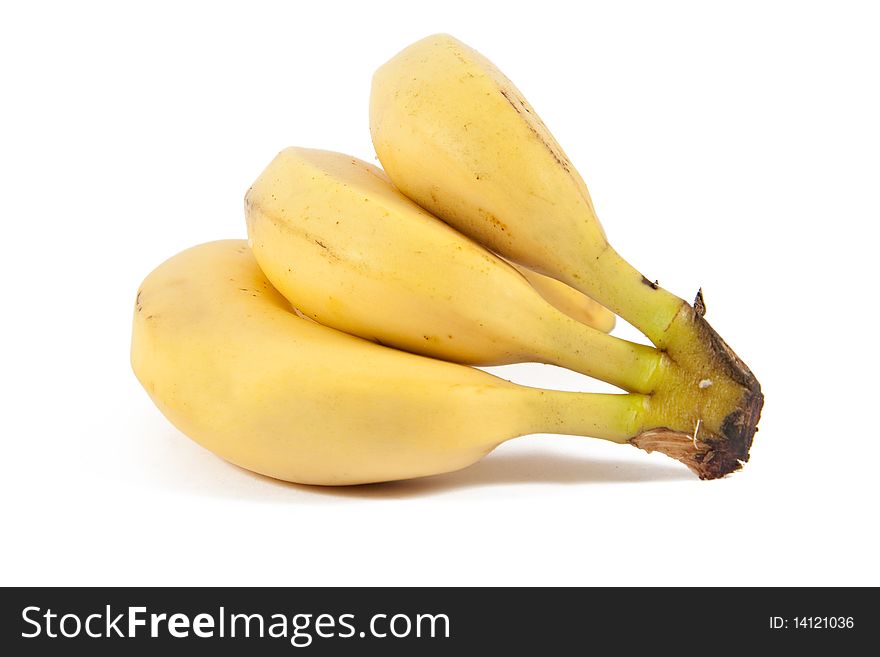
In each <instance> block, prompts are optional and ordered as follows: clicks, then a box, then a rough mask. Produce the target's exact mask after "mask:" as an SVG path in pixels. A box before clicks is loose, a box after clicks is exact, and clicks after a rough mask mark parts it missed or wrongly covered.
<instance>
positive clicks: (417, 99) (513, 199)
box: [370, 35, 763, 474]
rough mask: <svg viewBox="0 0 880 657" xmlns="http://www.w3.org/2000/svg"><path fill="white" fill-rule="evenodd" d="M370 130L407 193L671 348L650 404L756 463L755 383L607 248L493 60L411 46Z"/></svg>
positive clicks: (381, 80) (572, 173) (374, 100)
mask: <svg viewBox="0 0 880 657" xmlns="http://www.w3.org/2000/svg"><path fill="white" fill-rule="evenodd" d="M577 83H578V84H582V81H580V80H578V82H577ZM370 129H371V133H372V137H373V144H374V146H375V148H376V152H377V154H378V156H379V160H380V161H381V163H382V166H383V167H384V169H385V171H386V172H387V174H388V176H389V177H390V178H391V180H392V181H393V183H394V184H395V185H396V186H397V187H398V188H399V189H400V190H401V191H402V192H403V193H404V194H406V195H407V196H409V197H410V198H411V199H413V200H414V201H416V202H417V203H418V204H419V205H421V206H422V207H424V208H425V209H427V210H429V211H430V212H432V213H433V214H435V215H437V216H438V217H440V218H441V219H443V220H444V221H446V222H447V223H448V224H450V225H452V226H454V227H456V228H458V229H459V230H460V231H462V232H463V233H464V234H466V235H468V236H470V237H472V238H473V239H475V240H477V241H478V242H480V243H482V244H484V245H486V246H487V247H489V248H490V249H492V250H493V251H495V252H496V253H499V254H500V255H502V256H504V257H505V258H508V259H510V260H512V261H515V262H518V263H520V264H522V265H525V266H527V267H529V268H531V269H534V270H535V271H538V272H541V273H543V274H546V275H548V276H551V277H553V278H556V279H558V280H560V281H562V282H564V283H566V284H568V285H570V286H572V287H574V288H576V289H578V290H580V291H581V292H583V293H584V294H587V295H589V296H590V297H591V298H593V299H595V300H596V301H598V302H599V303H601V304H602V305H604V306H605V307H607V308H608V309H610V310H612V311H613V312H614V313H616V314H617V315H620V316H621V317H623V318H624V319H626V320H627V321H629V322H630V323H632V324H633V325H635V326H636V328H638V329H639V330H640V331H641V332H642V333H644V334H645V335H646V336H648V338H649V339H650V340H651V341H652V342H653V343H654V344H655V345H657V346H658V347H659V348H661V349H663V350H664V353H665V355H666V357H668V359H669V361H670V363H671V366H670V371H674V373H675V375H674V376H673V377H671V378H669V379H665V380H662V381H659V382H658V384H657V389H656V390H655V391H654V396H655V402H656V403H658V404H660V403H666V404H668V405H669V406H670V408H672V407H674V408H677V409H678V411H679V412H678V414H677V422H676V423H677V424H679V425H682V424H688V423H690V424H691V426H692V427H695V430H698V431H699V433H700V435H701V436H702V439H703V440H705V441H706V442H707V443H709V444H711V445H712V446H713V449H714V450H716V451H718V452H721V451H723V452H724V453H725V454H727V455H728V456H730V457H731V458H732V459H733V461H734V462H736V461H746V460H748V453H749V448H750V446H751V443H752V438H753V436H754V432H755V429H756V426H757V422H758V418H759V416H760V411H761V407H762V406H763V395H762V393H761V387H760V385H759V383H758V381H757V379H756V378H755V376H754V375H753V374H752V373H751V371H750V370H749V369H748V367H746V365H745V364H744V363H743V362H742V361H741V360H740V359H739V358H738V357H737V356H736V354H734V352H733V351H732V350H731V349H730V348H729V347H728V346H727V344H726V343H725V342H724V341H723V340H722V339H721V338H720V336H718V334H717V333H716V332H715V331H714V330H713V329H712V328H711V327H710V326H709V324H708V323H707V322H706V321H705V320H704V319H703V317H702V314H703V310H704V307H703V305H702V303H699V304H698V303H695V306H696V308H695V307H692V306H691V305H690V304H688V303H687V302H685V301H683V300H682V299H680V298H678V297H676V296H675V295H673V294H671V293H670V292H667V291H666V290H664V289H662V288H660V287H659V286H658V285H657V284H656V283H652V282H651V280H650V279H649V278H647V277H645V276H643V275H642V274H641V273H640V272H638V271H637V270H636V269H635V268H633V267H632V266H631V265H630V264H629V263H627V262H626V261H625V260H624V259H623V258H622V257H621V256H620V255H619V254H618V253H617V252H616V251H615V250H614V248H612V247H611V245H610V244H609V243H608V241H607V239H606V237H605V233H604V231H603V229H602V226H601V225H600V223H599V220H598V218H597V217H596V214H595V211H594V209H593V204H592V201H591V199H590V195H589V192H588V190H587V187H586V185H585V183H584V181H583V180H582V179H581V177H580V175H579V174H578V173H577V171H576V170H575V168H574V166H573V165H572V164H571V162H570V161H569V159H568V157H567V156H566V155H565V152H564V151H563V150H562V148H561V147H560V146H559V144H558V143H557V142H556V140H555V139H554V138H553V136H552V135H551V134H550V132H549V130H548V129H547V127H546V126H545V125H544V123H543V122H542V121H541V119H540V118H539V117H538V115H537V113H536V112H535V110H534V108H533V107H532V106H531V105H530V104H529V103H528V102H527V101H526V100H525V98H524V97H523V95H522V94H521V93H520V92H519V90H517V88H516V87H515V86H514V85H513V83H512V82H511V81H510V80H508V79H507V78H506V77H505V76H504V74H502V73H501V72H500V71H499V70H498V69H497V68H496V67H495V66H494V65H493V64H492V63H491V62H489V60H487V59H486V58H485V57H483V56H482V55H480V54H479V53H477V52H476V51H474V50H473V49H471V48H469V47H468V46H466V45H465V44H463V43H461V42H460V41H457V40H456V39H454V38H452V37H450V36H448V35H435V36H432V37H428V38H426V39H424V40H422V41H419V42H417V43H415V44H413V45H411V46H410V47H408V48H406V49H405V50H403V51H402V52H401V53H399V54H398V55H396V56H395V57H394V58H392V59H391V60H390V61H389V62H387V63H386V64H385V65H383V66H382V67H381V68H380V69H379V70H378V71H377V72H376V74H375V76H374V78H373V89H372V95H371V100H370ZM661 400H664V401H661ZM677 430H678V429H677ZM736 467H738V465H737V466H736ZM734 469H735V468H734ZM722 474H723V473H722Z"/></svg>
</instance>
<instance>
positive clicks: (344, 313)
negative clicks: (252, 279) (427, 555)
mask: <svg viewBox="0 0 880 657" xmlns="http://www.w3.org/2000/svg"><path fill="white" fill-rule="evenodd" d="M245 211H246V215H247V223H248V236H249V238H250V243H251V246H252V248H253V251H254V255H255V256H256V259H257V262H258V263H259V264H260V267H261V268H262V270H263V271H264V272H265V274H266V277H267V278H268V279H269V280H270V281H271V282H272V284H273V285H274V286H275V287H276V288H277V289H278V290H279V291H280V292H281V293H282V294H283V295H284V296H285V297H286V298H287V299H289V300H290V301H291V303H293V304H294V305H296V307H297V308H298V309H299V310H300V311H302V312H303V313H305V314H306V315H308V316H309V317H312V318H313V319H315V320H316V321H318V322H321V323H322V324H325V325H328V326H332V327H334V328H337V329H340V330H343V331H345V332H347V333H351V334H353V335H358V336H361V337H364V338H367V339H371V340H375V341H377V342H381V343H382V344H385V345H389V346H393V347H397V348H400V349H405V350H407V351H412V352H415V353H420V354H424V355H428V356H432V357H435V358H442V359H444V360H449V361H453V362H458V363H467V364H475V365H497V364H503V363H514V362H523V361H540V362H544V363H553V364H556V365H560V366H563V367H567V368H570V369H574V370H577V371H579V372H582V373H584V374H587V375H590V376H595V377H597V378H600V379H603V380H605V381H608V382H609V383H612V384H615V385H618V386H620V387H622V388H624V389H626V390H630V391H635V392H649V391H651V390H652V378H653V376H654V375H655V373H656V372H657V371H658V370H659V369H660V367H661V361H662V358H663V357H662V354H661V353H660V352H658V351H657V350H656V349H653V348H651V347H646V346H644V345H639V344H635V343H632V342H627V341H625V340H621V339H619V338H614V337H611V336H609V335H606V334H605V333H603V332H601V331H599V330H596V329H594V328H592V327H590V326H586V325H585V324H582V323H581V322H578V321H576V320H574V319H572V318H571V317H570V316H568V315H566V314H564V313H563V312H561V311H560V310H558V309H557V308H556V307H554V306H553V305H551V304H550V303H548V302H547V301H546V300H545V299H544V298H543V297H542V296H541V295H540V294H538V292H536V291H535V289H534V288H533V287H532V286H531V285H530V284H529V283H528V281H527V280H526V279H525V278H524V277H523V275H522V274H521V273H519V272H518V271H516V270H515V269H514V268H513V267H512V266H510V264H508V263H507V262H505V261H504V260H502V259H501V258H499V257H497V256H495V255H494V254H492V253H490V252H489V251H487V250H486V249H484V248H483V247H482V246H480V245H478V244H476V243H475V242H474V241H472V240H470V239H468V238H467V237H465V236H463V235H462V234H461V233H459V232H457V231H456V230H454V229H452V228H450V227H449V226H448V225H446V224H444V223H443V222H442V221H440V220H439V219H437V218H435V217H433V216H432V215H430V214H429V213H427V212H425V211H424V210H423V209H422V208H420V207H419V206H417V205H416V204H415V203H413V202H412V201H410V200H409V199H408V198H406V197H405V196H403V194H401V193H400V192H399V191H397V189H395V188H394V187H393V186H392V185H391V184H390V183H389V182H388V180H387V178H386V176H385V174H384V173H383V172H382V171H381V170H380V169H377V168H376V167H374V166H372V165H370V164H367V163H366V162H362V161H361V160H358V159H356V158H353V157H351V156H348V155H343V154H340V153H332V152H328V151H319V150H310V149H303V148H288V149H285V150H284V151H282V152H281V153H279V154H278V156H277V157H276V158H275V159H274V160H273V161H272V162H271V163H270V164H269V166H268V167H267V168H266V170H265V171H263V173H262V174H261V175H260V177H259V178H258V179H257V180H256V182H255V183H254V184H253V186H252V187H251V188H250V190H248V193H247V196H246V201H245ZM554 283H555V284H556V285H558V286H560V287H565V286H563V285H562V284H561V283H558V282H557V281H554ZM548 287H549V286H548V285H546V284H545V289H546V288H548ZM556 293H557V296H560V297H563V295H564V293H562V294H560V293H559V292H558V291H557V292H556ZM582 298H583V297H582Z"/></svg>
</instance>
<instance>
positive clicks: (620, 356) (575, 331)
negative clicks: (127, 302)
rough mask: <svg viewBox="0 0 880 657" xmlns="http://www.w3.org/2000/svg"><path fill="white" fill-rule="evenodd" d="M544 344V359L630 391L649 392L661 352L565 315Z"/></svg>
mask: <svg viewBox="0 0 880 657" xmlns="http://www.w3.org/2000/svg"><path fill="white" fill-rule="evenodd" d="M565 319H566V320H567V321H566V322H565V323H564V324H563V325H562V329H563V330H562V331H560V333H559V334H558V335H554V336H553V340H552V341H551V343H550V344H549V345H548V347H547V354H548V356H547V362H549V363H551V364H553V365H559V366H560V367H565V368H567V369H571V370H575V371H578V372H581V373H582V374H586V375H587V376H591V377H593V378H595V379H599V380H601V381H605V382H606V383H610V384H612V385H615V386H617V387H619V388H622V389H624V390H627V391H629V392H638V393H645V394H647V393H650V392H652V385H653V381H654V374H655V372H657V370H658V368H659V367H660V364H661V361H662V358H663V354H662V353H661V352H660V351H658V350H657V349H654V348H653V347H649V346H647V345H643V344H638V343H635V342H629V341H628V340H623V339H621V338H617V337H614V336H611V335H608V334H606V333H603V332H602V331H599V330H597V329H594V328H592V327H590V326H586V325H585V324H581V323H580V322H578V321H576V320H573V319H570V318H568V317H566V318H565Z"/></svg>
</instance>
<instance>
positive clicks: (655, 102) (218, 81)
mask: <svg viewBox="0 0 880 657" xmlns="http://www.w3.org/2000/svg"><path fill="white" fill-rule="evenodd" d="M10 4H11V3H5V4H4V5H3V9H0V62H2V65H0V89H2V98H3V100H2V102H0V181H2V197H0V204H2V205H0V207H2V218H3V223H4V230H5V232H6V238H7V240H8V245H7V251H6V252H5V253H4V254H3V256H2V258H0V268H2V280H3V305H2V307H3V315H2V324H0V332H2V343H0V344H2V347H0V348H2V379H0V385H2V391H0V392H2V407H3V411H2V415H0V434H2V441H3V452H2V453H3V459H2V465H3V472H2V476H0V493H2V500H3V502H2V521H0V522H2V527H3V534H4V539H3V540H2V542H0V556H2V558H0V583H2V584H22V585H36V584H115V585H136V584H146V585H150V584H216V585H222V584H233V585H237V584H254V585H261V584H277V585H306V584H308V585H330V584H414V585H423V584H425V585H426V584H480V585H482V584H502V585H506V584H605V585H629V584H768V585H776V584H873V585H878V584H880V570H878V566H877V559H876V556H877V553H878V549H880V545H878V540H877V515H876V502H877V497H878V485H877V475H876V469H877V467H878V464H880V449H878V435H877V434H878V432H877V428H876V425H877V421H876V420H874V418H873V413H874V412H875V411H876V410H877V406H878V404H877V399H876V397H877V393H876V383H875V380H876V373H877V371H878V358H877V355H876V350H875V347H874V342H875V340H876V339H877V336H876V331H875V330H874V329H875V325H874V323H875V322H876V318H877V312H876V302H875V299H876V298H877V291H876V290H877V287H878V282H877V280H878V273H877V272H876V266H875V263H876V256H875V253H876V248H877V244H878V239H877V222H878V220H880V200H878V180H880V155H878V153H880V129H878V123H880V122H878V117H880V97H878V84H877V63H878V62H880V45H878V44H880V42H878V39H877V33H878V30H880V20H878V9H877V7H876V5H875V4H872V3H868V2H864V3H858V2H825V3H817V2H790V3H789V2H738V3H724V4H722V3H703V2H664V3H651V2H643V3H642V2H638V3H637V2H616V3H611V2H608V3H590V2H581V3H573V2H551V1H549V0H544V1H543V2H540V3H516V2H511V1H510V0H508V1H507V2H494V3H490V2H473V1H472V0H471V1H468V2H452V1H448V0H447V2H444V3H439V4H438V3H430V4H424V5H423V4H420V3H413V2H408V3H393V2H379V1H377V0H374V1H373V2H368V3H354V2H352V3H341V2H337V3H294V2H286V3H269V2H248V3H237V4H224V3H195V2H193V3H161V2H154V3H144V4H142V5H141V7H140V8H139V9H134V8H132V7H131V6H130V5H123V4H122V3H100V4H99V3H93V2H82V3H57V4H46V3H39V2H35V3H27V4H25V3H21V4H20V5H19V6H18V7H16V8H12V7H10ZM441 31H444V32H450V33H452V34H453V35H455V36H457V37H458V38H460V39H462V40H463V41H465V42H466V43H468V44H470V45H472V46H474V47H475V48H477V49H478V50H480V51H482V52H483V53H484V54H486V55H488V56H489V57H490V58H491V59H493V60H494V61H495V62H496V63H497V64H498V65H499V66H500V67H501V68H502V70H504V71H505V72H506V73H507V74H508V75H509V76H510V77H511V78H512V79H513V80H514V82H515V83H516V84H517V85H518V86H519V87H520V89H521V90H522V91H523V92H524V93H525V95H526V96H527V98H529V99H530V101H531V102H532V103H533V104H534V105H535V106H536V108H537V109H538V111H539V112H541V114H542V116H543V118H544V119H545V121H546V122H547V123H548V125H549V126H550V128H551V130H552V131H553V132H554V133H555V135H556V137H557V138H558V140H559V141H560V142H561V143H562V145H563V147H564V148H565V149H566V151H567V152H568V155H569V156H570V157H571V159H572V160H573V161H574V163H575V164H576V165H577V167H578V168H579V170H580V172H581V173H582V175H583V176H584V178H585V179H586V181H587V183H588V184H589V186H590V189H591V192H592V195H593V199H594V202H595V204H596V207H597V210H598V212H599V215H600V217H601V218H602V220H603V222H604V225H605V228H606V231H607V233H608V235H609V238H610V239H611V241H612V243H613V244H615V246H616V247H617V248H618V250H619V251H621V252H622V253H623V254H624V255H625V256H626V257H627V258H628V259H629V260H630V261H631V262H632V263H633V264H634V265H635V266H636V267H638V268H639V269H641V270H642V271H644V272H646V273H647V274H648V275H649V276H650V277H651V278H659V279H660V282H661V283H662V284H663V285H664V287H667V288H668V289H670V290H672V291H673V292H676V293H677V294H679V295H680V296H683V297H685V298H688V299H690V298H692V297H693V295H694V293H695V292H696V290H697V288H698V287H699V286H702V287H703V290H704V292H705V294H706V301H707V306H708V319H709V320H710V321H711V322H712V324H713V325H714V326H715V328H716V329H718V331H719V332H720V333H721V334H722V335H723V336H725V338H727V339H728V341H729V342H730V344H731V345H732V346H733V348H734V349H736V351H737V352H738V353H739V354H740V355H741V356H742V357H743V359H744V360H745V361H746V362H747V363H748V364H749V365H750V366H751V367H752V369H753V370H754V372H755V373H756V375H757V376H758V378H759V379H760V380H761V382H762V384H763V386H764V391H765V394H766V399H767V401H766V407H765V411H764V416H763V419H762V422H761V425H760V429H761V431H760V433H759V434H758V435H757V437H756V442H755V445H754V448H753V450H752V460H751V462H750V463H749V464H748V465H747V466H746V468H745V469H744V470H743V471H742V472H741V473H738V474H736V475H733V476H731V477H728V478H726V479H724V480H721V481H716V482H701V481H698V480H696V479H695V478H694V477H692V476H691V475H690V473H689V472H688V471H687V470H686V469H685V468H684V467H683V466H680V465H679V464H677V463H675V462H674V461H671V460H669V459H666V458H665V457H663V456H661V455H650V456H649V455H646V454H644V453H642V452H639V451H638V450H635V449H632V448H629V447H621V446H618V445H612V444H608V443H603V442H601V441H596V440H590V439H584V438H575V437H562V436H530V437H525V438H520V439H517V440H515V441H511V442H510V443H507V444H505V445H503V446H502V447H500V448H499V449H498V450H497V451H496V452H495V453H493V454H492V455H490V456H489V457H488V458H486V459H485V460H484V461H483V462H481V463H479V464H477V465H475V466H473V467H472V468H469V469H467V470H464V471H462V472H460V473H456V474H452V475H447V476H442V477H435V478H430V479H425V480H418V481H412V482H403V483H397V484H391V485H385V486H371V487H361V488H354V489H343V490H332V489H315V488H308V487H303V486H295V485H288V484H283V483H279V482H276V481H272V480H269V479H266V478H263V477H259V476H255V475H252V474H249V473H248V472H245V471H243V470H240V469H238V468H236V467H234V466H231V465H228V464H226V463H225V462H223V461H221V460H219V459H217V458H216V457H214V456H213V455H212V454H210V453H208V452H207V451H205V450H203V449H201V448H200V447H198V446H196V445H195V444H194V443H191V442H190V441H189V440H188V439H187V438H185V437H184V436H183V435H182V434H180V433H179V432H178V431H177V430H175V429H174V428H173V427H172V426H171V425H170V424H169V423H168V422H167V421H166V420H165V419H164V418H163V417H162V416H161V415H160V414H159V412H158V410H156V408H155V407H153V405H152V403H151V402H150V400H149V399H148V397H147V395H146V394H145V393H144V392H143V391H142V390H141V388H140V386H139V384H138V383H137V381H136V379H135V377H134V376H133V374H132V372H131V369H130V366H129V363H128V348H129V337H130V333H129V332H130V320H131V312H132V306H133V302H134V295H135V291H136V289H137V286H138V284H139V282H140V281H141V279H142V278H143V277H144V276H145V275H146V274H147V273H148V272H149V271H150V270H151V269H152V268H153V267H155V266H156V265H158V264H159V263H160V262H161V261H162V260H164V259H165V258H167V257H169V256H171V255H173V254H174V253H176V252H177V251H179V250H181V249H183V248H186V247H188V246H191V245H194V244H196V243H199V242H204V241H208V240H213V239H219V238H227V237H243V236H244V235H245V226H244V220H243V212H242V198H243V195H244V192H245V190H246V189H247V187H248V186H249V185H250V183H251V182H252V181H253V179H254V178H255V177H256V176H257V174H258V173H259V172H260V171H261V169H262V168H263V167H264V166H265V165H266V164H267V163H268V162H269V160H270V159H271V158H272V157H273V156H274V154H275V153H276V152H277V151H278V150H280V149H281V148H283V147H285V146H288V145H301V146H311V147H320V148H326V149H332V150H341V151H346V152H349V153H351V154H353V155H356V156H358V157H361V158H364V159H368V160H371V159H372V157H373V152H372V147H371V144H370V138H369V132H368V125H367V100H368V94H369V86H370V77H371V75H372V72H373V70H374V69H375V68H376V67H378V66H379V65H380V64H382V63H383V62H384V61H386V60H387V59H388V58H390V57H391V56H392V55H394V54H395V53H396V52H397V51H398V50H400V49H402V48H403V47H405V46H406V45H408V44H409V43H411V42H412V41H415V40H417V39H419V38H421V37H423V36H426V35H428V34H431V33H434V32H441ZM616 333H617V334H618V335H622V336H625V337H631V338H632V337H634V334H633V333H632V332H631V330H630V331H628V330H627V327H625V326H622V327H620V329H619V330H617V331H616ZM494 371H495V372H496V373H499V374H501V375H502V376H505V377H508V378H511V379H513V380H516V381H519V382H527V383H529V384H532V385H542V386H546V387H560V388H567V389H576V390H604V389H607V388H605V387H603V386H601V385H598V384H596V383H594V382H591V381H589V380H587V379H584V378H582V377H579V376H576V375H573V374H571V373H567V372H564V371H562V370H559V369H556V368H553V367H549V366H540V365H522V366H516V367H508V368H496V369H495V370H494Z"/></svg>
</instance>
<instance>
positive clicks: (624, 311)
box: [578, 245, 685, 348]
mask: <svg viewBox="0 0 880 657" xmlns="http://www.w3.org/2000/svg"><path fill="white" fill-rule="evenodd" d="M591 269H594V271H596V272H597V274H596V275H595V276H592V277H590V278H589V280H588V283H587V285H588V286H590V287H591V288H595V289H590V290H585V291H586V292H587V293H588V294H590V295H591V296H593V297H594V298H595V299H596V300H597V301H599V302H600V303H602V304H603V305H604V306H606V307H607V308H609V309H610V310H612V311H613V312H614V313H616V314H617V315H620V316H621V317H623V318H624V319H625V320H626V321H628V322H629V323H630V324H632V325H633V326H635V327H636V328H637V329H638V330H639V331H641V332H642V333H644V334H645V335H646V336H647V337H648V339H649V340H650V341H651V342H653V343H654V344H655V345H657V346H658V347H660V348H665V347H666V346H667V343H668V339H667V329H668V328H669V326H670V325H671V324H672V322H673V321H674V320H675V318H676V316H677V315H678V313H679V311H680V310H681V308H682V304H684V303H685V302H684V300H683V299H681V298H679V297H677V296H675V295H674V294H672V293H671V292H668V291H666V290H664V289H663V288H662V287H660V286H659V284H658V283H657V282H656V281H652V280H650V279H648V278H647V277H646V276H644V275H642V274H641V273H640V272H639V271H637V270H636V269H635V268H634V267H633V266H632V265H631V264H629V263H628V262H627V261H626V260H624V259H623V258H622V257H621V256H620V254H619V253H617V251H615V250H614V249H613V248H612V247H611V246H610V245H609V246H608V248H606V249H605V250H604V251H603V252H602V254H601V255H600V256H599V257H598V258H597V260H596V262H595V264H594V265H592V267H591ZM584 286H585V285H584V283H583V282H581V284H580V285H578V287H579V288H584Z"/></svg>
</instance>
